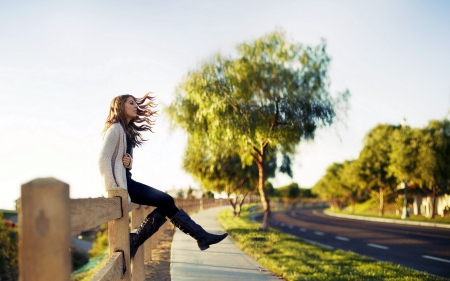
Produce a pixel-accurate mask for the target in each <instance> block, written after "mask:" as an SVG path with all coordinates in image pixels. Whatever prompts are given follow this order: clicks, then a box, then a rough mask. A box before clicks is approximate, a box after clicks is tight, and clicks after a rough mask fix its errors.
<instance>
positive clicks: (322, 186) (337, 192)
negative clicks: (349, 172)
mask: <svg viewBox="0 0 450 281" xmlns="http://www.w3.org/2000/svg"><path fill="white" fill-rule="evenodd" d="M342 168H343V165H342V164H341V163H333V164H331V165H330V166H328V167H327V169H326V171H325V175H324V176H323V177H322V178H321V179H320V180H319V181H318V182H317V183H316V184H315V185H314V186H313V187H312V192H313V193H314V194H317V195H318V196H319V197H320V198H323V199H327V200H330V202H331V207H332V208H337V209H340V208H341V207H342V202H343V201H344V199H345V197H344V195H345V194H344V190H343V188H342V183H341V181H340V173H341V171H342Z"/></svg>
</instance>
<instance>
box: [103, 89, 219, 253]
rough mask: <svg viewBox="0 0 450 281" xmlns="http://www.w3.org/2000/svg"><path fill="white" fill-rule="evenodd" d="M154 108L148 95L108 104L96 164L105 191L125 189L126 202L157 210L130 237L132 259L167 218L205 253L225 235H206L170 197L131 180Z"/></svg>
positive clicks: (150, 129) (130, 96)
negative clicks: (137, 150)
mask: <svg viewBox="0 0 450 281" xmlns="http://www.w3.org/2000/svg"><path fill="white" fill-rule="evenodd" d="M155 106H156V104H155V102H154V98H153V97H151V96H150V95H149V94H146V95H145V96H144V97H143V98H135V97H133V96H132V95H122V96H118V97H115V98H114V99H113V100H112V101H111V107H110V109H109V114H108V118H107V119H106V124H105V128H104V130H103V133H104V136H103V146H102V149H101V153H100V157H99V162H98V164H99V168H100V173H101V175H102V177H103V180H104V184H105V188H106V190H109V189H111V188H123V189H126V190H128V196H129V198H128V200H131V202H133V203H136V204H141V205H149V206H155V207H156V209H155V210H154V211H153V212H151V213H150V214H149V215H148V216H147V218H145V220H144V221H143V222H142V224H141V225H140V226H139V228H138V229H137V231H136V233H130V256H131V258H133V257H134V255H135V254H136V252H137V250H138V248H139V246H140V245H142V244H143V243H144V242H145V241H146V240H147V239H148V238H149V237H150V236H152V235H153V234H154V233H155V232H156V231H157V230H158V229H159V228H160V227H161V226H162V225H163V224H164V223H165V222H166V217H168V218H169V219H170V221H171V222H172V223H173V224H174V225H175V226H177V227H178V228H179V229H180V230H181V231H183V232H184V233H186V234H189V235H190V236H191V237H192V238H194V239H195V240H197V244H198V247H199V248H200V250H202V251H203V250H206V249H208V248H209V245H212V244H215V243H219V242H220V241H222V240H223V239H225V237H227V235H228V234H227V233H224V234H222V235H215V234H211V233H208V232H206V231H205V230H204V229H203V228H202V227H201V226H200V225H198V224H196V223H195V222H194V221H193V220H192V219H191V218H190V217H189V215H188V214H186V212H184V211H183V210H182V209H178V208H177V207H176V206H175V201H174V200H173V198H172V197H171V196H170V195H168V194H166V193H164V192H161V191H160V190H157V189H155V188H153V187H150V186H148V185H145V184H142V183H139V182H137V181H135V180H134V179H132V178H131V172H130V170H131V166H132V163H133V148H134V147H137V146H140V145H142V144H143V142H144V141H145V140H144V139H143V137H142V135H141V132H145V131H150V132H152V126H153V125H154V120H153V117H154V116H155V115H156V111H154V107H155Z"/></svg>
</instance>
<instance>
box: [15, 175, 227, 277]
mask: <svg viewBox="0 0 450 281" xmlns="http://www.w3.org/2000/svg"><path fill="white" fill-rule="evenodd" d="M175 201H176V205H177V206H178V207H179V208H182V209H184V210H185V211H186V212H188V213H189V212H196V211H199V210H202V209H206V208H210V207H214V206H221V205H227V204H228V203H227V201H226V200H223V199H219V200H216V199H185V200H180V199H176V200H175ZM153 209H154V208H153V207H148V206H141V205H137V204H134V203H131V204H129V203H128V193H127V191H126V190H124V189H122V188H118V189H117V190H111V191H109V192H108V198H85V199H70V197H69V185H68V184H66V183H64V182H61V181H59V180H57V179H54V178H41V179H35V180H33V181H30V182H29V183H26V184H24V185H22V189H21V199H20V203H19V224H20V232H19V280H20V281H33V280H61V281H64V280H70V274H71V270H72V263H71V256H70V252H69V248H70V244H71V237H72V236H74V235H76V234H78V233H80V232H82V231H86V230H89V229H92V228H94V227H97V226H99V225H102V224H104V223H108V241H109V259H108V262H107V264H106V266H104V267H103V268H101V270H100V271H99V272H98V273H97V274H96V275H95V276H94V277H93V278H92V279H91V280H108V281H113V280H125V281H131V280H139V281H142V280H145V262H146V261H150V260H151V249H152V248H153V249H154V248H155V247H156V243H157V242H158V240H159V238H160V235H161V233H162V231H163V230H164V228H165V227H167V226H168V225H169V224H168V223H166V224H164V226H163V227H162V228H161V229H160V230H159V231H158V232H157V233H156V234H155V235H153V236H152V237H151V238H150V239H149V240H147V242H145V243H144V244H143V245H142V246H141V247H140V248H139V250H138V252H137V253H136V256H135V258H134V261H133V268H131V264H130V251H129V235H128V233H129V232H130V224H131V229H136V228H137V227H138V226H139V225H140V224H141V222H142V221H143V220H144V218H145V217H146V216H147V214H149V213H150V212H151V211H152V210H153ZM130 212H131V217H130V215H129V213H130Z"/></svg>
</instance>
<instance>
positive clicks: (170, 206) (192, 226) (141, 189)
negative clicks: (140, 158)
mask: <svg viewBox="0 0 450 281" xmlns="http://www.w3.org/2000/svg"><path fill="white" fill-rule="evenodd" d="M127 188H128V194H129V195H130V198H131V202H133V203H136V204H141V205H149V206H155V207H156V209H155V210H154V211H153V212H151V213H150V214H149V215H148V216H147V218H146V219H145V220H144V222H143V223H142V224H141V226H140V227H139V228H138V230H137V232H136V234H131V235H130V239H131V241H132V243H130V252H131V256H132V257H134V254H135V253H136V251H137V249H138V247H139V246H140V245H141V244H142V243H144V242H145V240H147V239H148V238H149V237H150V236H151V235H153V234H154V233H155V232H156V231H157V230H158V229H159V227H160V226H161V225H163V224H164V222H165V221H166V219H165V217H166V216H167V217H169V218H170V219H171V222H172V223H173V224H174V225H175V226H177V227H178V228H179V229H180V230H181V231H183V232H184V233H186V234H188V235H190V236H191V237H192V238H194V239H195V240H197V244H198V247H199V248H200V250H202V251H204V250H206V249H208V248H209V245H212V244H216V243H219V242H220V241H222V240H223V239H225V237H227V235H228V234H227V233H224V234H222V235H216V234H211V233H208V232H206V231H205V230H204V229H203V228H202V227H201V226H200V225H198V224H197V223H195V222H194V221H193V220H192V219H191V217H190V216H189V215H188V214H187V213H186V212H184V211H183V210H179V209H178V208H177V207H176V206H175V201H174V200H173V198H172V196H170V195H168V194H166V193H164V192H162V191H160V190H157V189H155V188H153V187H150V186H148V185H145V184H142V183H139V182H136V181H134V180H132V179H131V178H127Z"/></svg>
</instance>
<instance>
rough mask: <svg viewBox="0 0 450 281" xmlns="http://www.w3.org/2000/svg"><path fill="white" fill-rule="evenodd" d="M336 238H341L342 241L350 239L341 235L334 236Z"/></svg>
mask: <svg viewBox="0 0 450 281" xmlns="http://www.w3.org/2000/svg"><path fill="white" fill-rule="evenodd" d="M336 239H337V240H342V241H350V239H348V238H347V237H342V236H336Z"/></svg>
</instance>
